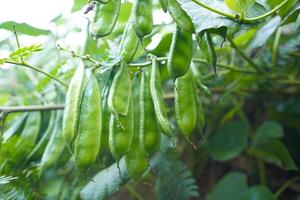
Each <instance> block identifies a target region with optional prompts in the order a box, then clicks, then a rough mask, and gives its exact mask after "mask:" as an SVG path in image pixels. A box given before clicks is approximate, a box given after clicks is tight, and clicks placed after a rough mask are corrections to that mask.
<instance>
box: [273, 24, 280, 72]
mask: <svg viewBox="0 0 300 200" xmlns="http://www.w3.org/2000/svg"><path fill="white" fill-rule="evenodd" d="M281 34H282V27H279V28H278V29H277V32H276V36H275V39H274V45H273V48H272V66H273V71H275V70H276V61H277V55H278V47H279V43H280V38H281Z"/></svg>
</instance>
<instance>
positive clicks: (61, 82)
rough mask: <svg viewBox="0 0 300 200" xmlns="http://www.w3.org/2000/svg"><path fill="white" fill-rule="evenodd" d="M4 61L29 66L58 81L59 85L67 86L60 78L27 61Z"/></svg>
mask: <svg viewBox="0 0 300 200" xmlns="http://www.w3.org/2000/svg"><path fill="white" fill-rule="evenodd" d="M4 63H8V64H13V65H19V66H23V67H27V68H30V69H32V70H35V71H37V72H39V73H42V74H44V75H45V76H48V77H49V78H51V79H53V80H55V81H57V82H58V83H60V84H61V85H63V86H65V87H66V88H67V87H68V85H67V84H66V83H64V82H63V81H61V80H60V79H58V78H57V77H55V76H53V75H51V74H49V73H47V72H45V71H43V70H42V69H40V68H38V67H35V66H32V65H30V64H28V63H25V62H22V63H19V62H15V61H4Z"/></svg>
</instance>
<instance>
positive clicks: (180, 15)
mask: <svg viewBox="0 0 300 200" xmlns="http://www.w3.org/2000/svg"><path fill="white" fill-rule="evenodd" d="M166 1H167V10H168V11H169V13H170V15H171V16H172V18H173V20H174V21H175V22H176V24H177V25H178V26H179V27H180V28H181V29H183V30H185V31H187V32H191V33H194V32H195V28H194V24H193V22H192V20H191V18H190V17H189V16H188V15H187V14H186V12H185V11H184V10H183V9H182V8H181V6H180V4H179V3H178V2H177V0H166Z"/></svg>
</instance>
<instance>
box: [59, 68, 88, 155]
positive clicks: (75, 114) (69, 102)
mask: <svg viewBox="0 0 300 200" xmlns="http://www.w3.org/2000/svg"><path fill="white" fill-rule="evenodd" d="M83 82H84V66H79V67H78V68H77V70H76V72H75V74H74V76H73V77H72V80H71V82H70V84H69V87H68V91H67V95H66V100H65V110H64V118H63V136H64V140H65V142H66V144H67V146H68V147H69V148H70V149H71V146H72V143H73V140H74V138H75V136H76V133H77V124H78V119H79V111H80V110H79V108H80V104H81V96H82V91H83Z"/></svg>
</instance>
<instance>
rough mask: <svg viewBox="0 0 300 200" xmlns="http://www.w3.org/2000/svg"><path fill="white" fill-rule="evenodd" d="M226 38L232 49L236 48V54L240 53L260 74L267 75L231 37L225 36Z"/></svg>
mask: <svg viewBox="0 0 300 200" xmlns="http://www.w3.org/2000/svg"><path fill="white" fill-rule="evenodd" d="M227 40H228V42H229V43H230V45H231V47H232V48H233V49H235V50H236V52H237V53H238V54H240V56H241V57H242V58H243V59H244V60H245V61H246V62H248V64H249V65H250V66H251V67H252V68H253V69H255V70H256V71H257V72H259V73H260V74H264V75H267V73H266V72H265V71H263V70H262V69H261V68H260V67H259V66H257V65H256V64H255V63H254V62H253V61H252V60H251V58H249V57H248V56H247V55H246V54H245V53H244V52H243V51H242V50H241V49H240V48H239V47H238V46H237V45H236V44H235V43H234V41H233V40H232V39H231V37H229V36H227Z"/></svg>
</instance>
